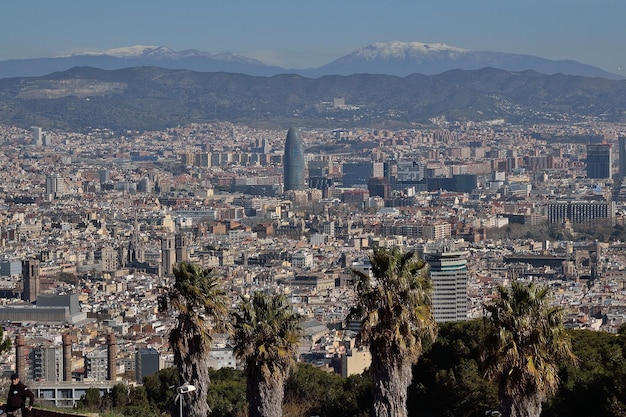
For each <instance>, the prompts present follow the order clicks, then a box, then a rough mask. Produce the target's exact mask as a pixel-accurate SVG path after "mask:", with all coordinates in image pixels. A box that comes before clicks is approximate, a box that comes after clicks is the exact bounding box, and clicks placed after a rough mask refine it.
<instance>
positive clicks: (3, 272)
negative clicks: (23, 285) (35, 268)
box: [0, 259, 22, 277]
mask: <svg viewBox="0 0 626 417" xmlns="http://www.w3.org/2000/svg"><path fill="white" fill-rule="evenodd" d="M21 273H22V261H20V260H19V259H13V260H10V259H5V260H2V261H0V276H3V277H12V276H15V275H19V274H21Z"/></svg>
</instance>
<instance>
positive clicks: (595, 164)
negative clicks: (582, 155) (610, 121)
mask: <svg viewBox="0 0 626 417" xmlns="http://www.w3.org/2000/svg"><path fill="white" fill-rule="evenodd" d="M587 178H598V179H601V178H602V179H603V178H611V145H610V144H605V143H603V144H600V145H587Z"/></svg>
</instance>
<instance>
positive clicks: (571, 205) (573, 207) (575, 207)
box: [548, 201, 616, 226]
mask: <svg viewBox="0 0 626 417" xmlns="http://www.w3.org/2000/svg"><path fill="white" fill-rule="evenodd" d="M615 211H616V206H615V202H614V201H562V202H557V203H551V204H548V222H549V223H564V222H565V221H566V220H569V221H570V222H571V223H572V224H594V223H600V224H606V225H611V226H614V225H615V220H616V217H615Z"/></svg>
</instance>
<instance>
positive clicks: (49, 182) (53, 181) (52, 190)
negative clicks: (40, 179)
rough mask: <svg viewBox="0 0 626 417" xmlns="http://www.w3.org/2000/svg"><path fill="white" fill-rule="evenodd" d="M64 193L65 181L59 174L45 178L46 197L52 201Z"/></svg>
mask: <svg viewBox="0 0 626 417" xmlns="http://www.w3.org/2000/svg"><path fill="white" fill-rule="evenodd" d="M64 192H65V179H64V178H63V177H62V176H60V175H59V174H52V175H48V176H47V177H46V196H47V197H48V199H50V200H52V199H54V198H56V197H58V196H60V195H62V194H63V193H64Z"/></svg>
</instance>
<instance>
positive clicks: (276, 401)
mask: <svg viewBox="0 0 626 417" xmlns="http://www.w3.org/2000/svg"><path fill="white" fill-rule="evenodd" d="M233 316H234V337H233V339H234V344H235V346H234V349H233V350H234V351H235V355H236V356H237V357H238V358H239V359H242V360H243V363H244V369H245V373H246V379H247V382H246V384H247V385H246V396H247V398H248V416H249V417H280V416H282V415H283V411H282V405H283V397H284V381H285V378H286V377H287V375H288V374H289V370H290V369H291V367H292V365H293V364H294V363H295V362H296V359H297V358H296V353H297V349H298V342H299V341H300V333H301V328H300V319H301V318H300V315H299V314H296V313H294V312H293V310H292V309H291V306H290V305H289V304H288V302H287V299H286V298H285V296H284V295H274V296H272V295H267V294H263V293H261V292H256V293H254V295H253V296H252V297H251V298H250V299H247V300H246V299H244V302H243V304H242V305H241V308H240V310H239V311H238V312H236V313H234V314H233Z"/></svg>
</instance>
